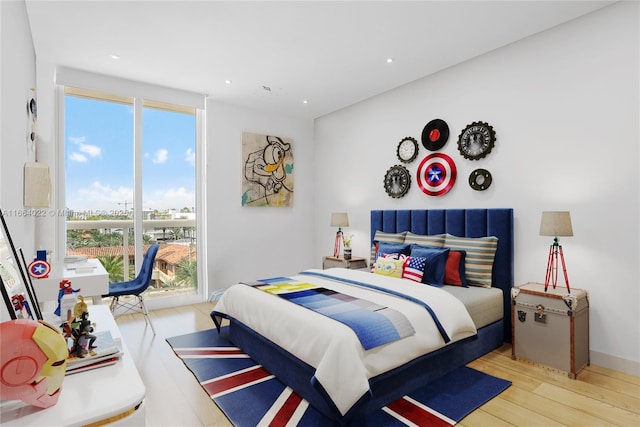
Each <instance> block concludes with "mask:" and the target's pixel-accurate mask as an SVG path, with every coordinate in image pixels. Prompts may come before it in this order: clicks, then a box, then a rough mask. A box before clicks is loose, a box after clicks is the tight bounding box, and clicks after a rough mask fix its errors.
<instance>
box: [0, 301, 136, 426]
mask: <svg viewBox="0 0 640 427" xmlns="http://www.w3.org/2000/svg"><path fill="white" fill-rule="evenodd" d="M89 319H90V320H91V321H92V322H95V324H96V326H95V329H96V331H98V330H104V329H108V330H110V331H111V335H112V336H113V338H114V339H115V340H119V341H120V343H121V345H122V350H123V353H124V354H123V355H122V356H121V358H120V360H119V361H118V362H117V363H116V364H114V365H110V366H105V367H102V368H97V369H94V370H91V371H86V372H80V373H77V374H73V375H68V376H66V377H65V378H64V381H63V383H62V391H61V393H60V398H59V400H58V403H56V404H55V405H54V406H52V407H50V408H46V409H42V408H37V407H35V406H31V405H28V404H26V403H24V402H22V401H20V400H0V424H2V426H3V427H8V426H16V427H17V426H21V427H22V426H38V427H40V426H53V425H55V426H87V425H91V424H94V423H95V425H104V424H109V425H110V426H142V425H144V424H145V406H144V398H145V386H144V383H143V382H142V379H141V378H140V375H139V374H138V370H137V369H136V366H135V363H134V361H133V359H132V358H131V355H130V354H129V352H128V350H127V346H126V344H125V343H124V341H122V336H121V335H120V330H119V329H118V326H117V324H116V322H115V320H114V319H113V316H112V315H111V312H110V311H109V308H108V306H106V305H98V306H95V305H93V306H89ZM45 320H46V321H48V322H49V323H51V324H52V325H54V326H57V325H58V324H59V323H60V320H59V318H55V317H52V316H49V318H47V315H46V314H45Z"/></svg>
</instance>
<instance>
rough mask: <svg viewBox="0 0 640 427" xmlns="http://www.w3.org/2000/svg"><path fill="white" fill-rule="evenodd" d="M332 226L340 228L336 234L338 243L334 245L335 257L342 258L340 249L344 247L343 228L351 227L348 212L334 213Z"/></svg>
mask: <svg viewBox="0 0 640 427" xmlns="http://www.w3.org/2000/svg"><path fill="white" fill-rule="evenodd" d="M331 226H332V227H338V231H337V232H336V242H335V244H334V245H333V256H334V257H336V258H338V257H339V256H340V249H341V247H342V227H348V226H349V216H348V215H347V213H346V212H334V213H332V214H331Z"/></svg>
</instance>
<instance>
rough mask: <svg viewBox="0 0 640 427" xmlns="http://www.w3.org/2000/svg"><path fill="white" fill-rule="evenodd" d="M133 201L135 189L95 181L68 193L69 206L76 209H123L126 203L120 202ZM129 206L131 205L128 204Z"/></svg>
mask: <svg viewBox="0 0 640 427" xmlns="http://www.w3.org/2000/svg"><path fill="white" fill-rule="evenodd" d="M125 201H127V202H129V203H131V202H132V201H133V189H132V188H129V187H124V186H120V187H117V188H116V187H112V186H110V185H108V184H107V185H105V184H102V183H101V182H100V181H94V182H92V183H91V185H90V186H89V187H85V188H80V189H79V190H78V191H77V192H76V193H75V194H69V195H67V203H66V204H67V206H68V207H69V209H75V210H92V211H95V210H121V209H124V205H119V204H118V203H123V202H125ZM127 207H131V205H128V206H127Z"/></svg>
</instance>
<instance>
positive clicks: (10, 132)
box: [0, 1, 36, 320]
mask: <svg viewBox="0 0 640 427" xmlns="http://www.w3.org/2000/svg"><path fill="white" fill-rule="evenodd" d="M35 62H36V58H35V51H34V48H33V42H32V40H31V30H30V28H29V22H28V19H27V11H26V7H25V4H24V2H22V1H20V2H5V1H2V2H0V208H1V209H2V211H3V213H4V215H5V219H6V221H7V226H8V227H9V231H10V233H11V237H12V239H13V241H14V244H15V246H16V248H22V250H23V251H24V254H25V257H27V259H29V257H30V256H32V255H33V254H34V230H33V227H34V225H33V224H34V220H33V217H24V216H17V215H16V214H15V213H16V210H22V209H23V205H22V200H23V199H22V188H23V179H22V177H23V166H24V164H25V163H26V162H28V161H33V160H34V152H33V150H32V149H31V146H30V145H28V144H27V135H28V132H30V130H29V127H28V113H27V100H28V99H29V98H28V97H29V95H30V93H31V92H30V89H31V88H33V87H35V81H36V63H35ZM1 306H2V310H1V314H2V317H1V319H2V320H6V319H8V315H9V313H8V311H6V310H5V309H4V304H1Z"/></svg>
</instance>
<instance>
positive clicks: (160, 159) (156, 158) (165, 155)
mask: <svg viewBox="0 0 640 427" xmlns="http://www.w3.org/2000/svg"><path fill="white" fill-rule="evenodd" d="M167 159H169V151H168V150H166V149H165V148H161V149H159V150H158V151H156V152H155V154H154V155H153V159H151V161H152V162H153V163H158V164H162V163H165V162H166V161H167Z"/></svg>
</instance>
